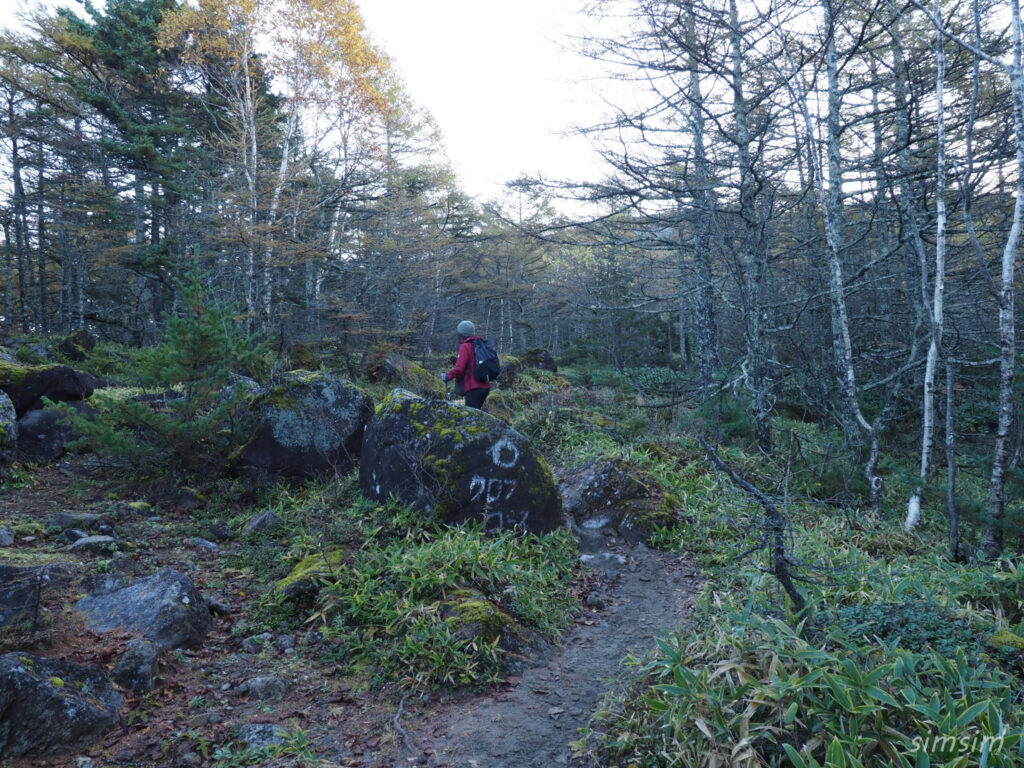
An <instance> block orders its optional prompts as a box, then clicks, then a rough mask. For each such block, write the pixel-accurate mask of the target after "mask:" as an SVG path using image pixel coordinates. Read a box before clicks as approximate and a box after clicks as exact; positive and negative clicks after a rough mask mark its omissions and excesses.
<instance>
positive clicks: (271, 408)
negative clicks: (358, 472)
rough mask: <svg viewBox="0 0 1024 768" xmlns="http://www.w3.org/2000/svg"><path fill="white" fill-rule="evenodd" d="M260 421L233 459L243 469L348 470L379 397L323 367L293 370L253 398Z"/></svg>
mask: <svg viewBox="0 0 1024 768" xmlns="http://www.w3.org/2000/svg"><path fill="white" fill-rule="evenodd" d="M251 411H252V413H253V415H254V417H255V421H256V423H257V424H258V426H257V428H256V431H255V434H254V435H253V437H252V439H251V440H249V442H248V443H247V444H246V445H245V446H244V447H243V448H241V449H240V450H239V451H238V452H237V453H236V455H235V456H234V457H233V459H232V463H233V464H234V465H235V466H236V468H238V469H239V470H242V471H257V472H261V473H265V474H268V475H280V476H284V477H300V478H312V477H318V476H323V475H327V474H335V473H337V474H344V473H346V472H348V471H349V470H351V469H352V467H353V466H354V465H355V462H356V459H357V458H358V456H359V450H360V446H361V444H362V440H363V430H364V428H365V427H366V424H367V422H368V421H369V420H370V417H371V416H372V415H373V401H372V400H370V398H369V397H368V396H367V395H366V394H364V393H363V392H362V391H360V390H359V389H357V388H356V387H355V385H353V384H351V383H350V382H348V381H346V380H345V379H341V378H338V377H337V376H333V375H331V374H329V373H324V372H322V371H290V372H288V373H286V374H284V375H282V376H281V377H280V380H279V381H277V382H276V383H275V384H274V386H273V387H271V388H270V390H269V391H267V392H266V393H265V394H263V395H260V396H259V397H257V398H256V399H254V400H253V402H252V405H251Z"/></svg>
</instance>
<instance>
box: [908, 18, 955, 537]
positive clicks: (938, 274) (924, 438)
mask: <svg viewBox="0 0 1024 768" xmlns="http://www.w3.org/2000/svg"><path fill="white" fill-rule="evenodd" d="M933 13H934V14H935V18H936V20H937V21H938V22H939V23H940V24H941V22H942V16H941V13H942V8H941V6H940V5H939V0H935V4H934V8H933ZM944 46H945V39H944V37H943V34H942V31H941V29H937V30H936V34H935V63H936V71H935V104H936V111H937V115H936V147H935V151H936V179H935V276H934V281H935V283H934V286H933V290H932V307H931V317H930V318H929V319H930V321H931V322H930V327H931V333H930V343H929V344H928V357H927V359H926V362H925V368H924V401H923V403H922V406H921V422H922V425H921V464H920V468H919V471H918V483H917V487H916V488H915V489H914V493H913V494H912V495H911V497H910V500H909V501H908V502H907V518H906V520H905V521H904V527H905V528H906V529H907V530H908V531H909V530H913V528H914V527H916V526H917V524H918V522H920V519H921V492H922V490H923V489H924V485H925V482H926V481H927V479H928V469H929V463H930V458H931V449H932V438H933V435H934V432H935V370H936V367H937V365H938V361H939V353H940V352H941V349H942V325H943V295H944V291H945V280H946V201H945V196H946V136H945V130H946V120H945V115H944V114H943V110H944V106H945V98H944V89H945V79H946V54H945V47H944ZM926 279H927V276H926V274H924V271H923V270H922V280H926Z"/></svg>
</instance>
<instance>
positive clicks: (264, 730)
mask: <svg viewBox="0 0 1024 768" xmlns="http://www.w3.org/2000/svg"><path fill="white" fill-rule="evenodd" d="M290 737H291V734H290V733H289V732H288V731H287V730H285V729H284V728H282V727H281V726H280V725H273V724H272V723H248V724H246V725H243V726H242V727H241V728H239V729H238V740H239V741H240V742H242V743H243V744H245V746H247V747H248V748H249V749H252V750H257V749H263V748H264V747H270V746H273V745H275V744H285V743H286V742H287V741H288V739H289V738H290Z"/></svg>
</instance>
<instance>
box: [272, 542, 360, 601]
mask: <svg viewBox="0 0 1024 768" xmlns="http://www.w3.org/2000/svg"><path fill="white" fill-rule="evenodd" d="M344 568H345V551H344V550H343V549H331V550H328V551H327V552H322V553H321V552H317V553H315V554H312V555H308V556H307V557H304V558H302V559H301V560H300V561H299V562H298V563H296V564H295V567H294V568H292V571H291V573H289V574H288V575H287V576H285V577H284V578H283V579H281V580H280V581H279V582H277V584H276V585H275V586H274V591H276V592H277V593H279V594H280V595H282V596H283V597H285V598H286V599H288V600H299V599H302V598H309V597H313V596H315V595H316V593H317V592H319V591H320V587H321V585H322V584H323V582H324V580H325V579H328V578H334V579H337V577H338V574H339V573H340V572H341V571H342V569H344Z"/></svg>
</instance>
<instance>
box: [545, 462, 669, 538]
mask: <svg viewBox="0 0 1024 768" xmlns="http://www.w3.org/2000/svg"><path fill="white" fill-rule="evenodd" d="M649 485H650V484H649V483H648V482H646V481H645V478H643V477H642V476H640V475H639V473H638V472H637V471H636V469H635V468H634V467H631V466H630V465H629V464H627V463H626V462H624V461H622V460H621V459H617V458H603V459H598V460H596V461H592V462H590V463H589V464H586V465H585V466H583V467H580V468H579V469H577V470H575V471H573V472H570V473H568V474H567V475H566V476H565V477H563V478H562V480H561V482H560V483H559V490H560V492H561V495H562V507H563V509H564V510H565V514H566V515H567V516H569V517H571V518H572V519H573V520H574V521H575V522H576V523H577V524H579V525H581V526H583V527H586V528H605V527H617V526H618V525H619V524H620V523H621V522H622V519H623V517H624V516H626V515H627V514H628V512H629V510H630V507H631V506H633V505H634V504H635V503H636V502H637V500H639V499H647V498H649V497H650V496H651V491H650V488H649Z"/></svg>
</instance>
